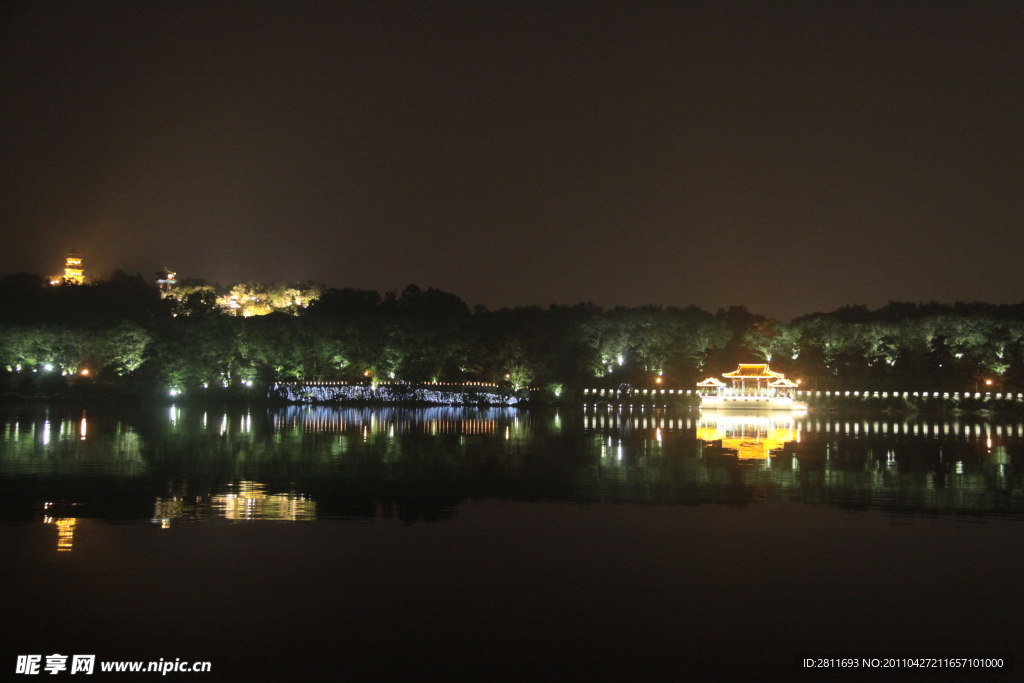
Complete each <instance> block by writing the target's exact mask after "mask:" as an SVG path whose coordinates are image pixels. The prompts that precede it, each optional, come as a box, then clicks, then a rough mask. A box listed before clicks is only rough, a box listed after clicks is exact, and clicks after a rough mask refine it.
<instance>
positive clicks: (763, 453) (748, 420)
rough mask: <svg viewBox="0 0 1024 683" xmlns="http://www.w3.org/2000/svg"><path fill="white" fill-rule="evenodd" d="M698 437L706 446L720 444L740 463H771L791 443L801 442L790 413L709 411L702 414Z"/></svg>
mask: <svg viewBox="0 0 1024 683" xmlns="http://www.w3.org/2000/svg"><path fill="white" fill-rule="evenodd" d="M697 438H698V439H699V440H700V441H703V442H704V443H705V444H706V445H711V446H713V445H715V444H718V445H719V446H720V447H721V448H722V450H723V451H727V452H731V453H734V454H735V455H736V456H737V457H738V458H739V459H740V460H767V459H768V456H769V454H772V453H774V452H777V451H780V450H781V449H782V447H783V446H784V445H785V444H786V443H788V442H791V441H799V440H800V432H799V430H798V429H797V425H796V423H795V420H794V419H793V414H792V413H791V412H789V411H774V412H768V413H760V414H758V413H748V414H744V413H737V412H735V411H725V410H705V411H703V412H702V413H701V418H700V422H699V426H698V427H697Z"/></svg>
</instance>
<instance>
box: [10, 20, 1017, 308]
mask: <svg viewBox="0 0 1024 683" xmlns="http://www.w3.org/2000/svg"><path fill="white" fill-rule="evenodd" d="M0 12H2V14H0V27H2V28H0V31H2V34H0V231H2V232H0V274H8V273H13V272H16V271H19V270H28V271H30V272H37V273H52V272H57V271H58V270H59V268H60V266H61V261H62V257H63V253H64V252H65V251H67V250H68V249H72V248H76V249H78V250H80V251H81V252H82V253H83V255H84V257H85V259H86V267H87V270H88V271H89V272H92V273H96V274H101V275H102V274H104V273H109V272H110V271H111V270H113V269H114V268H121V269H123V270H127V271H129V272H132V273H135V272H142V273H144V274H146V275H147V276H148V275H150V274H151V273H153V272H154V271H156V270H157V269H159V268H160V267H162V266H165V265H166V266H168V267H170V268H172V269H174V270H177V271H178V274H179V276H192V277H205V278H208V279H211V280H215V281H219V282H221V283H223V284H231V283H235V282H239V281H247V280H288V281H296V280H308V279H313V280H316V281H319V282H323V283H325V284H328V285H331V286H337V287H358V288H372V289H378V290H382V291H383V290H393V289H401V288H402V287H404V286H405V285H407V284H409V283H417V284H419V285H420V286H422V287H439V288H442V289H445V290H448V291H451V292H454V293H456V294H458V295H459V296H461V297H462V298H463V299H465V300H466V301H467V302H469V303H470V304H475V303H483V304H486V305H488V306H490V307H498V306H502V305H522V304H534V303H536V304H545V305H546V304H549V303H576V302H579V301H592V302H594V303H596V304H601V305H606V306H607V305H615V304H625V305H639V304H648V303H653V304H660V305H677V306H686V305H690V304H697V305H699V306H702V307H704V308H707V309H709V310H715V309H717V308H718V307H721V306H726V305H730V304H745V305H747V306H748V307H749V308H751V309H752V310H755V311H758V312H761V313H765V314H768V315H773V316H777V317H781V318H790V317H792V316H795V315H799V314H802V313H808V312H811V311H815V310H831V309H834V308H837V307H839V306H841V305H844V304H847V303H865V304H868V305H871V306H878V305H881V304H884V303H885V302H886V301H888V300H891V299H895V300H910V301H929V300H938V301H946V302H952V301H956V300H974V299H980V300H986V301H991V302H1015V301H1020V300H1021V299H1024V242H1022V232H1024V230H1022V228H1024V3H1022V2H1000V3H986V2H979V1H977V0H971V1H970V2H966V1H965V2H958V3H944V2H933V1H928V2H920V3H917V2H893V1H891V0H887V1H885V2H877V3H875V2H863V1H858V2H792V3H785V2H758V3H749V4H748V3H740V2H717V1H715V2H677V3H635V2H621V3H618V2H617V3H600V2H585V3H568V2H566V3H538V2H528V3H522V4H517V3H511V2H501V3H498V2H493V3H492V2H474V3H458V4H447V3H440V2H416V3H395V2H373V3H366V4H358V3H351V2H345V3H341V2H292V3H288V2H283V1H282V2H267V3H259V2H207V1H203V2H171V3H165V2H155V1H147V2H135V1H132V2H80V3H79V2H58V3H52V2H38V1H35V0H33V1H31V2H25V3H12V4H11V3H9V4H6V5H3V9H2V10H0Z"/></svg>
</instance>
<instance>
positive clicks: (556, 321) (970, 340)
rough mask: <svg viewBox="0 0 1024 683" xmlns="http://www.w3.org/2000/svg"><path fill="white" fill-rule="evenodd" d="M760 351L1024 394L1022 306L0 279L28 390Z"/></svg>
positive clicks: (550, 372) (578, 367)
mask: <svg viewBox="0 0 1024 683" xmlns="http://www.w3.org/2000/svg"><path fill="white" fill-rule="evenodd" d="M222 292H223V290H222ZM226 301H228V302H230V301H241V302H247V303H244V304H243V308H238V309H232V308H231V307H230V306H228V305H226V304H225V302H226ZM245 313H248V315H246V314H245ZM757 361H764V362H770V363H771V364H772V366H773V367H774V368H776V369H779V370H782V371H783V372H786V373H787V374H788V375H790V376H792V377H795V378H800V379H802V380H803V381H804V383H805V386H807V387H809V388H812V389H813V388H818V389H844V388H850V389H854V388H855V389H921V390H937V389H948V390H965V389H973V388H975V387H978V386H979V385H984V386H986V387H987V386H989V385H985V381H986V380H991V382H992V386H994V387H998V388H1002V389H1004V390H1020V389H1024V304H1018V305H1014V306H995V305H989V304H982V303H973V304H955V305H951V306H947V305H940V304H934V303H930V304H911V303H890V304H888V305H887V306H884V307H882V308H880V309H878V310H869V309H868V308H866V307H863V306H850V307H845V308H842V309H839V310H837V311H833V312H831V313H815V314H812V315H808V316H804V317H802V318H798V319H796V320H793V321H792V322H789V323H785V322H782V321H778V320H771V319H768V318H766V317H764V316H761V315H758V314H756V313H752V312H750V311H748V310H746V309H745V308H743V307H742V306H734V307H730V308H728V309H723V310H720V311H718V312H717V313H715V314H712V313H709V312H707V311H703V310H701V309H699V308H697V307H689V308H673V307H669V308H663V307H657V306H644V307H634V308H626V307H617V308H611V309H603V308H600V307H597V306H594V305H592V304H578V305H575V306H550V307H547V308H542V307H537V306H531V307H521V308H514V309H508V308H505V309H500V310H495V311H490V310H487V309H485V308H483V307H477V308H476V309H473V310H471V309H470V308H469V307H468V306H467V305H466V304H465V302H463V301H462V300H461V299H459V298H458V297H456V296H455V295H453V294H450V293H447V292H443V291H440V290H437V289H426V290H423V289H420V288H419V287H416V286H414V285H410V286H409V287H407V288H405V289H404V290H402V291H401V292H389V293H387V294H385V295H383V296H381V295H380V294H379V293H378V292H374V291H366V290H354V289H324V288H322V287H319V286H317V285H313V284H308V285H302V286H285V285H260V284H249V285H244V286H238V287H235V288H233V289H231V290H229V291H228V292H227V293H219V292H218V291H217V288H216V287H214V286H212V285H208V284H206V283H202V282H193V283H189V284H188V286H183V287H180V288H179V289H178V290H177V291H176V292H175V295H174V296H172V297H166V298H161V296H160V293H159V292H158V291H157V290H156V289H155V288H154V287H152V286H151V285H149V284H148V283H147V282H145V281H144V280H143V279H142V278H141V277H140V276H129V275H126V274H124V273H116V274H115V275H114V276H113V277H112V278H110V279H109V280H104V281H99V282H96V283H94V284H90V285H81V286H75V285H61V286H50V285H48V284H47V283H46V281H45V280H44V279H43V278H40V277H38V276H34V275H28V274H24V273H19V274H17V275H12V276H8V277H6V278H3V279H0V373H2V374H4V375H5V376H6V378H7V382H6V386H8V387H21V388H22V389H26V387H27V388H30V389H31V388H33V387H34V388H38V387H39V386H41V383H40V381H39V379H38V378H41V377H42V376H44V375H46V373H50V376H55V377H60V376H64V377H66V378H67V379H65V380H64V382H65V385H66V384H67V383H68V382H79V383H81V382H86V381H88V382H98V383H108V384H114V385H117V384H118V383H121V384H124V383H125V382H132V383H134V384H133V385H134V386H136V387H139V386H149V387H152V388H154V389H156V388H160V389H161V390H165V389H166V388H168V387H171V388H179V389H189V388H200V387H203V386H206V387H223V386H231V385H239V384H242V383H256V384H257V385H259V384H268V383H272V382H276V381H288V380H299V379H304V380H344V381H374V382H382V381H392V380H398V381H413V382H422V381H439V382H445V381H455V382H458V381H487V382H505V383H507V384H509V385H511V386H517V387H521V386H527V385H530V386H535V387H545V388H549V389H550V390H551V391H552V392H554V391H559V392H562V391H563V390H564V391H569V392H572V391H573V390H575V389H579V388H581V387H584V386H602V385H603V386H617V385H618V384H620V383H622V382H628V383H631V384H634V385H637V386H654V382H655V381H659V382H660V384H658V386H663V387H679V388H689V387H692V386H693V383H694V382H696V381H697V380H699V379H701V378H703V377H706V376H709V375H717V374H720V373H722V372H724V371H727V370H731V369H733V368H734V367H735V364H736V363H737V362H757ZM83 370H86V371H88V373H89V374H88V375H87V376H86V375H83V374H82V371H83ZM33 378H35V379H33Z"/></svg>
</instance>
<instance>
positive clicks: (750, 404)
mask: <svg viewBox="0 0 1024 683" xmlns="http://www.w3.org/2000/svg"><path fill="white" fill-rule="evenodd" d="M722 377H725V378H727V379H729V380H730V381H731V382H732V386H729V387H727V386H726V385H725V383H724V382H721V381H719V380H718V379H716V378H714V377H709V378H708V379H706V380H704V381H703V382H700V383H698V384H697V387H698V389H699V390H700V393H701V402H700V404H701V407H702V408H716V409H726V410H729V409H744V410H750V409H753V410H794V409H797V410H801V409H806V406H805V405H803V404H799V403H795V402H794V401H793V390H794V389H795V388H796V387H797V383H796V382H793V381H791V380H788V379H786V376H785V375H784V374H782V373H781V372H774V371H773V370H772V369H771V368H769V367H768V364H767V363H741V364H740V365H739V366H738V367H737V368H736V369H735V370H733V371H732V372H727V373H725V374H723V375H722Z"/></svg>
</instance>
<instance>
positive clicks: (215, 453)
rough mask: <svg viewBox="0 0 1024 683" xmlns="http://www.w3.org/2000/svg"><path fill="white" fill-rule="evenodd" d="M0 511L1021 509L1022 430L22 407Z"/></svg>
mask: <svg viewBox="0 0 1024 683" xmlns="http://www.w3.org/2000/svg"><path fill="white" fill-rule="evenodd" d="M0 434H2V438H0V519H6V520H25V519H28V518H31V519H35V520H37V521H44V522H46V523H49V524H53V525H54V526H55V527H56V528H57V529H58V530H59V542H58V544H57V547H58V549H59V550H61V551H68V550H70V549H71V548H72V547H73V537H74V532H75V528H76V524H77V523H78V520H80V519H82V518H89V517H92V518H105V519H150V520H152V522H153V523H154V524H156V525H158V526H163V527H168V526H170V525H171V523H172V522H173V521H175V520H182V521H186V520H190V521H196V520H207V519H214V518H222V519H227V520H231V521H238V522H241V521H257V520H263V521H266V520H270V521H310V520H314V519H318V518H343V519H356V518H368V517H370V518H372V517H374V516H380V515H397V516H398V517H399V518H401V519H404V520H406V521H420V520H432V519H447V518H450V517H452V516H453V515H454V514H455V512H456V510H457V508H458V506H459V505H461V504H464V503H465V502H467V501H470V500H484V499H504V500H549V501H551V500H553V501H564V502H577V503H579V502H583V503H589V502H602V501H615V502H633V503H657V504H683V505H701V504H725V505H731V506H739V507H742V506H746V505H751V504H757V503H759V502H762V501H770V500H798V501H802V502H804V503H809V504H816V505H833V506H840V507H846V508H852V509H868V508H875V509H885V510H889V511H890V512H899V513H914V514H921V513H925V514H948V513H970V514H974V515H979V514H980V515H984V514H999V515H1010V516H1013V517H1020V518H1024V487H1022V482H1021V476H1020V473H1021V471H1022V469H1024V467H1022V466H1024V462H1022V457H1024V423H1021V422H1019V421H1009V422H1007V421H994V420H982V419H977V420H975V419H969V418H964V417H960V418H951V419H933V418H928V417H923V416H904V417H895V418H888V417H880V416H873V417H857V418H853V417H850V416H843V415H827V414H825V415H823V414H814V413H812V414H810V415H792V414H789V413H778V414H764V413H761V414H753V415H743V414H738V413H729V412H723V413H717V412H706V413H703V414H702V413H700V412H699V411H686V410H664V411H663V410H650V409H644V408H639V409H633V410H628V409H619V408H613V409H611V410H609V409H605V408H601V409H596V408H594V407H590V406H586V407H583V408H582V409H576V410H562V411H524V410H517V409H514V408H459V407H439V408H417V409H409V408H396V407H386V408H370V407H365V408H353V407H346V408H333V407H327V406H293V407H286V408H272V409H267V408H261V407H255V406H253V407H241V408H227V409H225V408H217V407H212V406H170V407H167V408H161V409H159V410H158V411H157V410H134V411H132V410H126V409H115V408H106V409H100V408H90V409H89V410H87V411H86V410H82V409H70V408H58V407H53V406H51V407H42V408H37V407H22V408H18V409H15V410H14V411H13V412H10V413H8V414H4V415H0Z"/></svg>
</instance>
